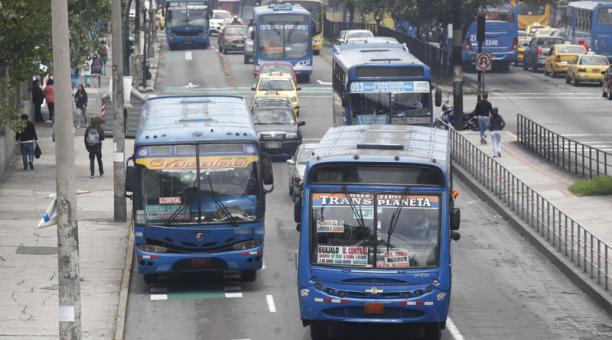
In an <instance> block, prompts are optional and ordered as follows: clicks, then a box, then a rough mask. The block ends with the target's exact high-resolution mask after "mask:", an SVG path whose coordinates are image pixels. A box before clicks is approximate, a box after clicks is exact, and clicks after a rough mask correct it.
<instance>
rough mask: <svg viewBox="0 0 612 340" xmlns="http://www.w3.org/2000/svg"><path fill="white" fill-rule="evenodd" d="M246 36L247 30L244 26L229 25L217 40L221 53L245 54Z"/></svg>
mask: <svg viewBox="0 0 612 340" xmlns="http://www.w3.org/2000/svg"><path fill="white" fill-rule="evenodd" d="M246 36H247V28H246V26H244V25H239V24H229V25H227V26H225V27H224V28H223V30H222V31H221V33H219V37H218V38H217V43H218V44H219V52H221V53H223V54H227V53H228V52H230V51H238V52H244V44H245V41H246Z"/></svg>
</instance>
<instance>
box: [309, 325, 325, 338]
mask: <svg viewBox="0 0 612 340" xmlns="http://www.w3.org/2000/svg"><path fill="white" fill-rule="evenodd" d="M310 338H311V339H312V340H327V339H328V337H327V326H321V325H310Z"/></svg>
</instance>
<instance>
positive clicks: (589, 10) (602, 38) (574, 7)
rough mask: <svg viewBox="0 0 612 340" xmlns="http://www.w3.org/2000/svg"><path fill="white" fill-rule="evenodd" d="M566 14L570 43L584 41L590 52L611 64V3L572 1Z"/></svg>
mask: <svg viewBox="0 0 612 340" xmlns="http://www.w3.org/2000/svg"><path fill="white" fill-rule="evenodd" d="M567 12H568V13H567V20H568V22H567V28H568V29H569V32H568V33H569V34H568V36H569V38H570V39H571V41H572V42H573V43H578V42H579V41H580V40H581V39H584V41H585V43H586V44H587V45H588V46H589V48H590V49H591V50H592V51H594V52H595V53H597V54H601V55H605V56H607V57H608V59H609V60H610V62H612V2H603V1H574V2H570V3H569V4H568V5H567Z"/></svg>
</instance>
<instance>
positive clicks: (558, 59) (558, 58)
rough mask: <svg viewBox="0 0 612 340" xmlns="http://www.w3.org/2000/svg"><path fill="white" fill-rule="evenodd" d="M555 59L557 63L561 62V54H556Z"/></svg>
mask: <svg viewBox="0 0 612 340" xmlns="http://www.w3.org/2000/svg"><path fill="white" fill-rule="evenodd" d="M555 60H556V61H557V62H558V63H560V62H561V56H560V55H558V56H557V59H555Z"/></svg>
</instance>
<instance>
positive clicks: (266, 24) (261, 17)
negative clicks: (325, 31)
mask: <svg viewBox="0 0 612 340" xmlns="http://www.w3.org/2000/svg"><path fill="white" fill-rule="evenodd" d="M253 22H254V24H255V30H254V31H253V37H252V39H253V43H254V47H253V49H254V65H255V70H256V72H257V71H258V67H259V64H260V63H261V62H265V61H287V62H290V63H291V65H293V69H294V70H295V72H296V73H297V75H298V77H299V78H300V79H302V80H303V81H306V82H308V81H309V80H310V75H311V74H312V61H313V57H312V32H313V27H312V18H311V15H310V12H308V11H307V10H305V9H304V8H303V7H301V6H299V5H293V4H290V3H287V4H270V5H268V6H259V7H255V10H254V14H253Z"/></svg>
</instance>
